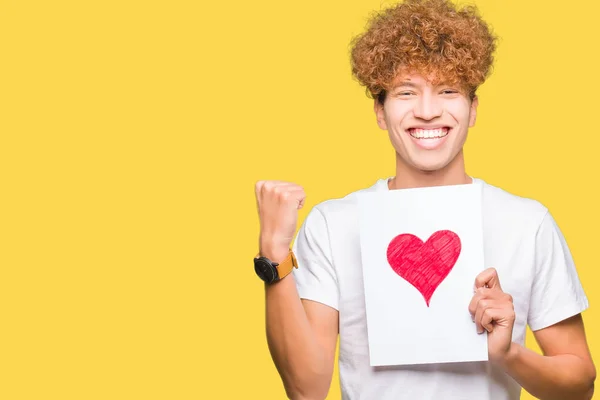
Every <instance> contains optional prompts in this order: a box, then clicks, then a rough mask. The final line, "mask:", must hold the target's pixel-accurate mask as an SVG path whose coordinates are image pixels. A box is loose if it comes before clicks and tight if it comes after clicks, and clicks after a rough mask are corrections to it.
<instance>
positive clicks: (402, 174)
mask: <svg viewBox="0 0 600 400" xmlns="http://www.w3.org/2000/svg"><path fill="white" fill-rule="evenodd" d="M472 181H473V180H472V179H471V177H469V175H467V173H466V172H465V162H464V157H463V152H462V150H461V151H460V153H458V154H457V155H456V157H455V158H454V159H453V160H452V161H451V162H450V163H449V164H448V165H446V166H445V167H444V168H442V169H439V170H436V171H422V170H419V169H416V168H414V167H411V166H408V165H406V164H405V163H404V161H402V159H401V158H400V157H399V156H398V154H397V153H396V176H395V177H394V178H392V179H391V180H390V181H389V182H388V187H389V188H390V189H391V190H392V189H409V188H418V187H429V186H444V185H463V184H469V183H472Z"/></svg>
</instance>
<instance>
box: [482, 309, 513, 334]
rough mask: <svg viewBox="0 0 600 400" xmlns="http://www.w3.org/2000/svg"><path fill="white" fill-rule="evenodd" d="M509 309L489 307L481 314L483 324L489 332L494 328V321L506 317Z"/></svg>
mask: <svg viewBox="0 0 600 400" xmlns="http://www.w3.org/2000/svg"><path fill="white" fill-rule="evenodd" d="M507 311H508V310H506V309H503V308H495V307H488V308H486V309H485V311H484V312H483V313H482V315H481V326H482V327H483V328H484V329H485V330H486V331H488V332H492V331H493V330H494V322H495V321H500V320H502V319H504V318H505V317H504V314H506V313H507Z"/></svg>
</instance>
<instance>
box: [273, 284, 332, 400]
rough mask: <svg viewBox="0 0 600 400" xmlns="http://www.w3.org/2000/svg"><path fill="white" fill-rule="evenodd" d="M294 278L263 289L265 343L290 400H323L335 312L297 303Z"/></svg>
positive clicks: (311, 303)
mask: <svg viewBox="0 0 600 400" xmlns="http://www.w3.org/2000/svg"><path fill="white" fill-rule="evenodd" d="M293 279H294V276H293V275H289V276H287V277H286V278H284V279H282V280H281V281H280V282H277V283H275V284H272V285H270V286H267V287H266V290H265V291H266V311H267V315H266V319H267V341H268V344H269V350H270V352H271V356H272V358H273V361H274V363H275V366H276V367H277V370H278V371H279V374H280V376H281V378H282V381H283V384H284V386H285V390H286V393H287V395H288V397H289V398H290V399H311V400H312V399H315V400H316V399H325V398H326V397H327V393H328V392H329V386H330V384H331V378H332V375H333V366H334V358H335V347H336V344H337V334H338V312H337V310H335V309H333V308H331V307H329V306H326V305H323V304H321V303H317V302H314V301H309V300H302V301H301V300H300V298H299V297H298V292H297V290H296V285H295V282H294V280H293Z"/></svg>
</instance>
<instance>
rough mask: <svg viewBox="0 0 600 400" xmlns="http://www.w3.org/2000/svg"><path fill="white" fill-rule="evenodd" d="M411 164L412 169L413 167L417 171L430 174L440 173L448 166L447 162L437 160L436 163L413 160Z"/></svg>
mask: <svg viewBox="0 0 600 400" xmlns="http://www.w3.org/2000/svg"><path fill="white" fill-rule="evenodd" d="M411 164H412V165H413V167H415V168H416V169H418V170H419V171H422V172H429V173H431V172H436V171H440V170H442V169H444V168H446V167H447V166H448V164H449V162H448V161H447V160H438V161H431V160H428V161H427V162H423V161H419V160H413V162H411Z"/></svg>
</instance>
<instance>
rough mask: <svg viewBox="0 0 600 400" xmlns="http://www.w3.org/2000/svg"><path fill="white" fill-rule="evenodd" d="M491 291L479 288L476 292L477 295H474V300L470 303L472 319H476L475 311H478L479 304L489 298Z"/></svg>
mask: <svg viewBox="0 0 600 400" xmlns="http://www.w3.org/2000/svg"><path fill="white" fill-rule="evenodd" d="M489 291H490V289H488V288H479V289H477V290H476V291H475V294H474V295H473V298H472V299H471V302H470V303H469V313H470V314H471V317H472V318H474V317H475V311H477V303H478V302H479V301H480V300H481V299H484V298H486V297H488V293H489Z"/></svg>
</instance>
